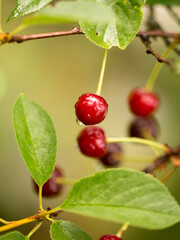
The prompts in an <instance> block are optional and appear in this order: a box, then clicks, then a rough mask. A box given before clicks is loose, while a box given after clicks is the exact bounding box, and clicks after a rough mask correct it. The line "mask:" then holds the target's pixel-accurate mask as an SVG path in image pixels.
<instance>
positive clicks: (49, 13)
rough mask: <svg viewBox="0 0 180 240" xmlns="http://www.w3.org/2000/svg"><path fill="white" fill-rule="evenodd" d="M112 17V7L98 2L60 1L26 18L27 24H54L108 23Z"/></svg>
mask: <svg viewBox="0 0 180 240" xmlns="http://www.w3.org/2000/svg"><path fill="white" fill-rule="evenodd" d="M111 17H112V12H111V9H110V8H108V7H106V6H102V5H101V4H100V3H98V2H97V3H96V2H72V1H68V2H59V3H57V4H56V6H55V7H52V6H47V7H45V8H44V9H42V10H41V11H39V12H38V13H36V14H33V15H32V16H29V17H27V18H26V19H24V23H25V24H26V25H32V24H54V23H62V22H74V21H80V20H84V21H87V20H90V21H98V22H99V21H100V22H103V23H107V22H108V21H109V20H110V19H111Z"/></svg>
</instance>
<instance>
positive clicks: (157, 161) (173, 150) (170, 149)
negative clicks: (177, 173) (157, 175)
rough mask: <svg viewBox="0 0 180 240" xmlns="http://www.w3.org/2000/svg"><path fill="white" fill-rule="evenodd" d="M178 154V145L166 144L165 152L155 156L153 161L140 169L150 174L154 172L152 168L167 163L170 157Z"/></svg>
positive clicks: (179, 152)
mask: <svg viewBox="0 0 180 240" xmlns="http://www.w3.org/2000/svg"><path fill="white" fill-rule="evenodd" d="M179 154H180V145H178V146H177V147H168V146H166V153H165V154H164V155H163V156H160V157H158V158H156V159H155V161H154V162H153V163H151V164H150V165H148V166H147V167H146V168H144V169H143V170H142V171H143V172H145V173H149V174H152V173H153V172H154V170H156V169H157V168H159V167H162V166H164V165H166V164H167V163H169V162H170V161H171V158H173V157H178V156H179Z"/></svg>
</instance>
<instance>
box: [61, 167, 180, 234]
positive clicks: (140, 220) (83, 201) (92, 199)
mask: <svg viewBox="0 0 180 240" xmlns="http://www.w3.org/2000/svg"><path fill="white" fill-rule="evenodd" d="M61 207H62V209H63V210H64V211H68V212H74V213H78V214H81V215H85V216H89V217H95V218H99V219H103V220H108V221H113V222H117V223H123V222H129V223H130V224H131V225H134V226H138V227H142V228H147V229H162V228H166V227H169V226H171V225H173V224H175V223H177V222H179V221H180V207H179V206H178V204H177V202H176V201H175V200H174V198H173V197H172V196H171V194H170V193H169V192H168V190H167V188H166V187H165V186H164V185H163V184H162V183H161V182H159V181H158V180H157V179H155V178H154V177H152V176H150V175H148V174H145V173H142V172H139V171H135V170H128V169H111V170H106V171H100V172H98V173H96V174H95V175H92V176H90V177H86V178H84V179H82V180H80V181H79V182H77V183H76V184H75V185H74V186H73V188H72V190H71V191H70V193H69V195H68V196H67V198H66V200H65V202H64V203H63V204H62V206H61Z"/></svg>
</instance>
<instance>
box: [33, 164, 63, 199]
mask: <svg viewBox="0 0 180 240" xmlns="http://www.w3.org/2000/svg"><path fill="white" fill-rule="evenodd" d="M60 177H63V174H62V170H61V169H60V168H58V167H57V166H56V167H55V169H54V172H53V174H52V176H51V178H50V179H49V180H48V181H47V182H46V183H45V184H44V185H43V187H42V196H46V197H51V196H56V195H58V194H59V193H60V192H61V190H62V186H63V185H62V184H58V183H57V179H58V178H60ZM34 185H35V190H36V191H37V192H39V187H38V185H37V184H36V183H35V182H34Z"/></svg>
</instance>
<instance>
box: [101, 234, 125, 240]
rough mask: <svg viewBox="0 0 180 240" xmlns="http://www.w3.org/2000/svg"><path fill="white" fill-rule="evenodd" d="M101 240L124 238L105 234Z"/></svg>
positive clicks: (120, 239) (119, 239)
mask: <svg viewBox="0 0 180 240" xmlns="http://www.w3.org/2000/svg"><path fill="white" fill-rule="evenodd" d="M99 240H122V238H119V237H117V236H116V235H104V236H102V237H101V238H100V239H99Z"/></svg>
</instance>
